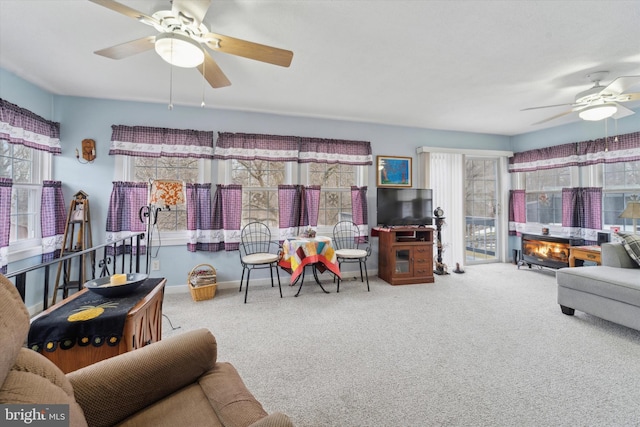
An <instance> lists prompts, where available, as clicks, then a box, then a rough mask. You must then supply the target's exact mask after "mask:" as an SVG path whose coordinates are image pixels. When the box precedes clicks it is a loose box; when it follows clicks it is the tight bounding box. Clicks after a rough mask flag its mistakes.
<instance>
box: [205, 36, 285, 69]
mask: <svg viewBox="0 0 640 427" xmlns="http://www.w3.org/2000/svg"><path fill="white" fill-rule="evenodd" d="M203 38H204V39H205V40H206V43H207V46H209V47H210V48H211V49H213V50H217V51H220V52H223V53H229V54H231V55H237V56H242V57H244V58H249V59H253V60H256V61H261V62H267V63H269V64H273V65H279V66H281V67H288V66H289V65H291V60H292V59H293V52H291V51H290V50H285V49H279V48H277V47H271V46H266V45H263V44H259V43H253V42H249V41H246V40H241V39H236V38H234V37H229V36H223V35H222V34H216V33H209V34H206V35H205V36H204V37H203Z"/></svg>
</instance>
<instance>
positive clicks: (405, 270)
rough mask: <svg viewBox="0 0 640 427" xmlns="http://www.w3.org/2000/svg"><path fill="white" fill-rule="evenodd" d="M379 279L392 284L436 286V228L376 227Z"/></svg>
mask: <svg viewBox="0 0 640 427" xmlns="http://www.w3.org/2000/svg"><path fill="white" fill-rule="evenodd" d="M374 231H375V233H376V234H377V235H378V277H380V278H381V279H382V280H384V281H386V282H388V283H390V284H392V285H411V284H416V283H433V282H434V278H433V232H434V229H433V227H376V228H374Z"/></svg>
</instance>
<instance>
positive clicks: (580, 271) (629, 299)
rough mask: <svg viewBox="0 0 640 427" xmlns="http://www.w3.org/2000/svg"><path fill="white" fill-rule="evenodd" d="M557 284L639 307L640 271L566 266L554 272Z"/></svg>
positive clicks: (605, 267)
mask: <svg viewBox="0 0 640 427" xmlns="http://www.w3.org/2000/svg"><path fill="white" fill-rule="evenodd" d="M556 281H557V283H558V286H563V287H566V288H570V289H575V290H578V291H581V292H587V293H590V294H594V295H598V296H602V297H605V298H609V299H613V300H616V301H622V302H624V303H627V304H631V305H635V306H638V307H640V273H639V272H638V270H636V269H629V268H615V267H607V266H591V267H573V268H572V267H567V268H561V269H559V270H558V271H557V272H556Z"/></svg>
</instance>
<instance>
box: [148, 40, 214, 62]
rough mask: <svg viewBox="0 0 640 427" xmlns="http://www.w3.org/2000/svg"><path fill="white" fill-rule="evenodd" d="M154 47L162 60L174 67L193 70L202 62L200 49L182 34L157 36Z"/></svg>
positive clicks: (202, 53) (193, 41)
mask: <svg viewBox="0 0 640 427" xmlns="http://www.w3.org/2000/svg"><path fill="white" fill-rule="evenodd" d="M155 47H156V52H157V53H158V55H160V57H161V58H162V59H164V60H165V61H167V62H168V63H169V64H171V65H175V66H176V67H183V68H195V67H197V66H198V65H200V64H202V63H203V62H204V52H203V51H202V47H201V46H200V45H199V44H198V43H197V42H196V41H195V40H193V39H191V38H190V37H187V36H184V35H182V34H178V33H162V34H158V35H157V36H156V45H155Z"/></svg>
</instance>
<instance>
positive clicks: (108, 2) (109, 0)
mask: <svg viewBox="0 0 640 427" xmlns="http://www.w3.org/2000/svg"><path fill="white" fill-rule="evenodd" d="M89 1H90V2H92V3H95V4H99V5H100V6H103V7H106V8H107V9H111V10H113V11H114V12H118V13H121V14H123V15H125V16H128V17H129V18H133V19H135V20H137V21H140V22H142V23H144V24H147V25H153V24H154V23H158V21H157V20H156V19H155V18H152V17H151V16H149V15H147V14H145V13H142V12H140V11H139V10H135V9H133V8H130V7H129V6H127V5H124V4H122V3H118V2H117V1H113V0H89Z"/></svg>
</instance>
